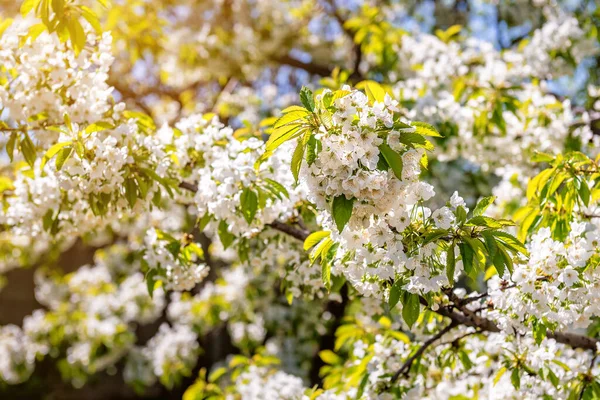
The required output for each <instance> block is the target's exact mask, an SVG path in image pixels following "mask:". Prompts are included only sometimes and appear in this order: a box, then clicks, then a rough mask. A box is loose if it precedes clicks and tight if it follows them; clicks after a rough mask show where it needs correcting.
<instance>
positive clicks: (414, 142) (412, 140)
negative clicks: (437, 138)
mask: <svg viewBox="0 0 600 400" xmlns="http://www.w3.org/2000/svg"><path fill="white" fill-rule="evenodd" d="M400 143H403V144H405V145H407V146H410V147H420V148H423V149H425V150H433V149H434V147H433V144H432V143H431V142H430V141H429V140H427V139H425V138H424V137H423V136H422V135H419V134H418V133H413V132H402V134H401V135H400Z"/></svg>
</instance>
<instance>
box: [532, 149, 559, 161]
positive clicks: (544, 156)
mask: <svg viewBox="0 0 600 400" xmlns="http://www.w3.org/2000/svg"><path fill="white" fill-rule="evenodd" d="M531 161H533V162H552V161H554V156H553V155H552V154H548V153H542V152H541V151H536V152H535V154H534V155H533V157H531Z"/></svg>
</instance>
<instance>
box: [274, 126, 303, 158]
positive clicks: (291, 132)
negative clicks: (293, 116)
mask: <svg viewBox="0 0 600 400" xmlns="http://www.w3.org/2000/svg"><path fill="white" fill-rule="evenodd" d="M300 128H301V126H300V125H286V126H282V127H281V128H277V129H274V130H273V132H271V136H269V139H268V140H267V143H266V145H265V152H266V153H271V154H272V152H273V151H275V149H277V148H278V147H279V146H281V145H282V144H284V143H285V142H287V141H288V140H292V139H295V138H297V137H298V136H300V135H301V134H302V133H304V130H302V129H300Z"/></svg>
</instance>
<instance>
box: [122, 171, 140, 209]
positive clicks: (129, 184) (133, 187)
mask: <svg viewBox="0 0 600 400" xmlns="http://www.w3.org/2000/svg"><path fill="white" fill-rule="evenodd" d="M137 189H138V187H137V184H136V182H135V180H134V179H132V178H127V179H125V198H126V199H127V202H128V203H129V207H131V208H133V206H135V202H136V201H137Z"/></svg>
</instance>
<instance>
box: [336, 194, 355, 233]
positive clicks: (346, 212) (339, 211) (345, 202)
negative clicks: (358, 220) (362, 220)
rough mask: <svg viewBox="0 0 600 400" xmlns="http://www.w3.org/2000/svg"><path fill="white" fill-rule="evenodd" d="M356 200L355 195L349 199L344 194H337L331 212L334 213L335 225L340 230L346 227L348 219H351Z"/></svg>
mask: <svg viewBox="0 0 600 400" xmlns="http://www.w3.org/2000/svg"><path fill="white" fill-rule="evenodd" d="M354 200H355V199H354V197H353V198H351V199H347V198H346V196H344V195H341V196H337V197H335V198H334V199H333V202H332V205H331V208H332V209H331V214H332V215H333V220H334V221H335V225H336V226H337V228H338V231H340V232H341V231H343V230H344V227H345V226H346V224H347V223H348V221H350V217H351V216H352V208H353V207H354Z"/></svg>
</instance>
